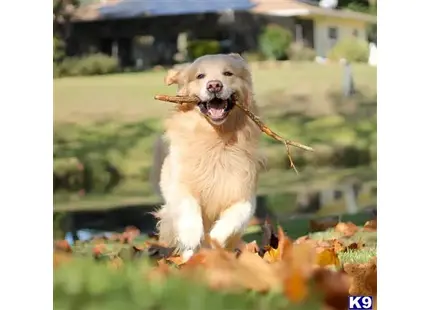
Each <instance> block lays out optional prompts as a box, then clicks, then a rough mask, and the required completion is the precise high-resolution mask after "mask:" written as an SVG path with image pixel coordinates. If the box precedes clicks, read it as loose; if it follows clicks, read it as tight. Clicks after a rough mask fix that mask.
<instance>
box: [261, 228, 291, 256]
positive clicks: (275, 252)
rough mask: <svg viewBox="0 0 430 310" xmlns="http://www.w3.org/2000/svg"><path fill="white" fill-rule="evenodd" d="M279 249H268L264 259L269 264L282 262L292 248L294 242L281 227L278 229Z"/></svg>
mask: <svg viewBox="0 0 430 310" xmlns="http://www.w3.org/2000/svg"><path fill="white" fill-rule="evenodd" d="M278 240H279V241H278V247H277V248H276V249H275V248H273V247H270V246H269V247H267V248H266V250H267V251H266V253H264V255H263V259H264V260H265V261H267V262H269V263H274V262H277V261H280V260H282V259H283V258H284V256H285V254H284V253H286V251H287V250H288V249H289V248H291V247H292V245H293V242H292V241H291V240H290V238H288V237H287V236H285V233H284V231H283V229H282V228H281V227H278Z"/></svg>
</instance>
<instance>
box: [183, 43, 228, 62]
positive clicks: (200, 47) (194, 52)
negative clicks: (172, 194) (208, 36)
mask: <svg viewBox="0 0 430 310" xmlns="http://www.w3.org/2000/svg"><path fill="white" fill-rule="evenodd" d="M220 51H221V46H220V43H219V42H218V41H216V40H195V41H191V42H189V43H188V55H189V56H190V57H191V58H192V59H196V58H199V57H201V56H204V55H207V54H218V53H219V52H220Z"/></svg>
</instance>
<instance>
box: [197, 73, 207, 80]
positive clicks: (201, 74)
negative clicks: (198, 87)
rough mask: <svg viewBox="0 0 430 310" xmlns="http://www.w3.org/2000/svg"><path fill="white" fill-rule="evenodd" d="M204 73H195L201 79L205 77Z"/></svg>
mask: <svg viewBox="0 0 430 310" xmlns="http://www.w3.org/2000/svg"><path fill="white" fill-rule="evenodd" d="M205 76H206V75H204V74H203V73H200V74H199V75H197V79H199V80H201V79H203V78H204V77H205Z"/></svg>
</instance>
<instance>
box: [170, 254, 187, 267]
mask: <svg viewBox="0 0 430 310" xmlns="http://www.w3.org/2000/svg"><path fill="white" fill-rule="evenodd" d="M166 261H168V262H172V263H174V264H175V265H177V266H180V265H183V264H184V263H185V262H184V260H183V258H182V256H181V255H175V256H170V257H168V258H166Z"/></svg>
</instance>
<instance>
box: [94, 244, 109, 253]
mask: <svg viewBox="0 0 430 310" xmlns="http://www.w3.org/2000/svg"><path fill="white" fill-rule="evenodd" d="M104 251H106V244H104V243H98V244H96V245H95V246H94V247H93V255H94V256H99V255H100V254H103V252H104Z"/></svg>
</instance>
